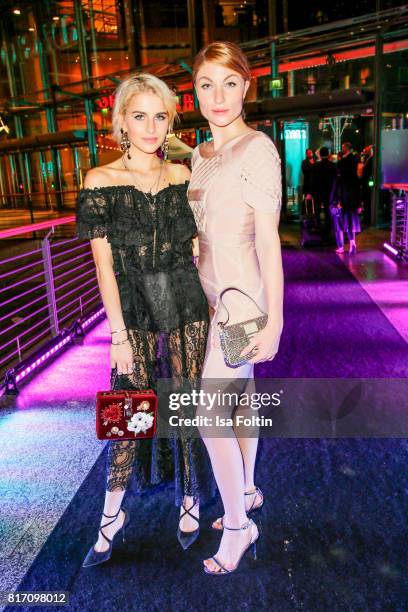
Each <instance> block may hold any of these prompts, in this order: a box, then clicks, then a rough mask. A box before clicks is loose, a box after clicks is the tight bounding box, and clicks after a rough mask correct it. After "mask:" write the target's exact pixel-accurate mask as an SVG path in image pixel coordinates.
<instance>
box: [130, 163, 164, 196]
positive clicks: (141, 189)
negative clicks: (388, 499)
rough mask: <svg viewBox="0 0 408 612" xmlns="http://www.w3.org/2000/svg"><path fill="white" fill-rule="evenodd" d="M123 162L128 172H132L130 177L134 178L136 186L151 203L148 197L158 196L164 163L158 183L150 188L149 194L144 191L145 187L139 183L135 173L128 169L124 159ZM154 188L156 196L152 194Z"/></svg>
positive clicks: (161, 166)
mask: <svg viewBox="0 0 408 612" xmlns="http://www.w3.org/2000/svg"><path fill="white" fill-rule="evenodd" d="M122 162H123V165H124V166H125V168H126V170H127V171H128V172H130V175H131V177H132V178H133V180H134V182H135V183H136V185H137V186H138V187H139V188H140V191H141V192H142V193H143V194H144V195H145V196H146V199H147V200H148V201H149V202H150V200H149V197H148V196H149V195H150V196H153V197H154V196H155V195H156V194H157V188H158V186H159V184H160V179H161V175H162V170H163V162H162V161H160V172H159V177H158V179H157V181H154V182H153V185H152V186H151V187H150V189H149V190H148V191H147V192H146V191H145V190H144V189H143V186H142V185H141V184H140V183H139V181H138V180H137V178H136V176H135V175H134V173H133V171H132V170H131V169H130V168H128V166H127V165H126V162H125V160H124V158H123V157H122ZM153 187H155V193H154V194H153V193H152V190H153Z"/></svg>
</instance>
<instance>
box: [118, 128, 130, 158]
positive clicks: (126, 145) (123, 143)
mask: <svg viewBox="0 0 408 612" xmlns="http://www.w3.org/2000/svg"><path fill="white" fill-rule="evenodd" d="M120 133H121V134H122V138H121V139H120V148H121V150H122V151H123V153H126V151H127V158H128V159H131V156H130V153H129V149H130V140H129V138H128V133H127V132H125V131H124V129H123V128H120Z"/></svg>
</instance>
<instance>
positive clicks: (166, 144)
mask: <svg viewBox="0 0 408 612" xmlns="http://www.w3.org/2000/svg"><path fill="white" fill-rule="evenodd" d="M170 133H171V132H170V130H169V131H168V132H167V134H166V138H165V139H164V140H163V142H162V144H161V147H160V148H161V150H162V153H163V159H164V160H165V161H166V159H167V157H168V154H169V134H170Z"/></svg>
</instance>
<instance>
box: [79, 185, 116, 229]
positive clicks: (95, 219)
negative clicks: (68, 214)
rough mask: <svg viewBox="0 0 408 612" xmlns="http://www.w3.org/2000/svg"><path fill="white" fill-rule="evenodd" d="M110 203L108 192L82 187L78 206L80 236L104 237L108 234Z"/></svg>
mask: <svg viewBox="0 0 408 612" xmlns="http://www.w3.org/2000/svg"><path fill="white" fill-rule="evenodd" d="M109 217H110V215H109V205H108V198H107V197H106V194H104V193H102V192H101V191H100V190H99V189H81V191H80V192H79V194H78V199H77V206H76V235H77V236H78V238H84V239H85V238H88V240H92V238H104V237H105V236H107V234H108V224H109V220H110V219H109Z"/></svg>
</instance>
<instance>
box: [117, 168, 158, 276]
mask: <svg viewBox="0 0 408 612" xmlns="http://www.w3.org/2000/svg"><path fill="white" fill-rule="evenodd" d="M122 162H123V165H124V166H125V168H126V170H128V171H129V172H130V174H131V176H132V178H133V180H134V181H135V183H136V185H139V187H140V188H141V189H140V191H141V192H142V193H143V195H144V197H145V198H146V200H147V203H148V204H149V207H150V208H151V211H152V212H151V214H152V216H153V217H154V230H153V268H154V266H155V262H156V234H157V206H156V196H157V193H158V192H157V188H158V186H159V185H160V179H161V175H162V170H163V161H160V172H159V178H158V179H157V182H156V189H155V193H152V188H153V185H154V183H153V185H152V186H151V187H150V189H149V191H148V192H147V193H146V191H144V189H143V188H142V186H141V185H140V183H139V181H138V180H137V179H136V177H135V175H134V174H133V172H132V170H131V169H130V168H128V167H127V165H126V162H125V160H124V159H123V157H122Z"/></svg>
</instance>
